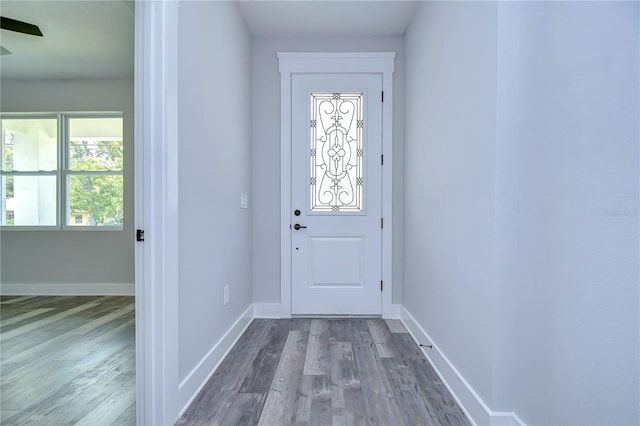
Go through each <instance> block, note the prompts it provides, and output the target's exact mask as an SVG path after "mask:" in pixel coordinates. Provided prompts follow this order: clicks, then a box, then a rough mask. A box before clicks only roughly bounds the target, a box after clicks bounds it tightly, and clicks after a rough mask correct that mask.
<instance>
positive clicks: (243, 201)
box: [240, 194, 249, 209]
mask: <svg viewBox="0 0 640 426" xmlns="http://www.w3.org/2000/svg"><path fill="white" fill-rule="evenodd" d="M240 208H241V209H248V208H249V196H248V195H247V194H240Z"/></svg>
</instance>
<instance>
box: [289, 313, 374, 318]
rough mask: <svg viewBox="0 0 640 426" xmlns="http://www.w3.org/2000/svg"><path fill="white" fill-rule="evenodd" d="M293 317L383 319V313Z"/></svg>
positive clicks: (300, 316)
mask: <svg viewBox="0 0 640 426" xmlns="http://www.w3.org/2000/svg"><path fill="white" fill-rule="evenodd" d="M291 318H305V319H381V318H382V315H337V314H313V315H307V314H304V315H302V314H291Z"/></svg>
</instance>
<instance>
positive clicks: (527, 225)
mask: <svg viewBox="0 0 640 426" xmlns="http://www.w3.org/2000/svg"><path fill="white" fill-rule="evenodd" d="M639 9H640V6H639V5H638V3H636V2H615V1H614V2H528V3H527V2H525V3H476V2H455V3H444V2H425V3H421V4H419V6H418V9H417V10H416V13H415V15H414V18H413V21H412V22H411V24H410V27H409V30H408V31H407V36H406V55H407V83H406V84H407V88H409V89H410V90H407V104H406V141H405V152H406V157H405V158H406V160H405V209H404V212H405V234H404V235H405V254H406V255H405V274H404V278H405V285H404V297H403V304H404V306H405V308H406V309H407V310H408V311H409V312H410V313H411V314H412V315H413V316H414V317H415V319H416V320H417V322H418V323H419V325H421V326H422V328H423V329H424V330H425V331H426V332H427V333H428V334H429V335H430V336H431V337H432V338H433V340H434V343H435V344H436V345H437V346H438V349H439V350H440V351H441V352H442V354H443V355H444V356H446V357H447V358H448V359H449V360H450V361H451V364H452V365H453V367H455V368H456V369H457V370H458V371H459V372H460V373H461V374H462V376H463V377H464V379H466V381H467V382H468V384H469V386H471V388H473V389H474V390H475V391H476V392H477V395H478V396H479V397H480V398H481V399H482V401H483V402H484V403H485V404H486V408H485V410H487V414H488V415H489V418H490V419H492V418H493V416H495V415H500V416H504V415H506V416H509V417H511V421H517V420H521V421H523V422H524V423H526V424H540V425H555V424H566V425H582V424H593V425H608V424H625V425H636V424H638V423H640V413H639V410H640V405H639V404H638V401H639V400H640V395H639V392H640V387H639V378H640V365H639V364H640V353H639V349H640V341H639V339H640V335H639V332H640V330H639V328H640V325H639V321H638V318H639V317H640V312H639V296H640V294H639V291H640V290H639V288H638V282H639V279H640V276H639V268H638V263H639V258H640V253H639V244H638V243H639V230H640V229H639V224H638V217H639V214H638V208H639V189H640V183H639V178H640V159H639V154H640V152H639V145H640V143H639V141H640V126H639V124H640V123H639V121H640V118H639V117H640V70H639V64H640V37H639V36H640V30H639V27H640V10H639ZM512 413H515V415H513V414H512ZM516 416H517V417H516ZM506 420H507V419H505V418H501V419H496V421H506Z"/></svg>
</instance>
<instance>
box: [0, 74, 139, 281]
mask: <svg viewBox="0 0 640 426" xmlns="http://www.w3.org/2000/svg"><path fill="white" fill-rule="evenodd" d="M1 89H2V100H1V102H2V104H1V110H2V111H3V112H50V111H54V112H59V111H69V112H74V111H75V112H80V111H123V113H124V138H125V139H124V144H125V151H124V155H125V168H124V181H125V186H124V203H125V204H124V205H125V216H124V229H123V230H122V231H84V230H83V231H6V232H2V235H1V236H0V240H1V250H2V264H1V266H2V274H1V276H0V281H1V282H2V283H3V285H4V286H5V288H9V287H10V288H11V291H12V293H15V291H16V289H19V288H20V287H21V286H23V287H24V288H25V289H28V291H45V292H49V290H47V289H48V288H49V289H53V290H51V291H52V292H53V293H56V292H59V291H60V290H64V291H67V290H70V289H72V290H73V291H75V292H78V293H80V294H82V293H87V292H88V293H93V292H95V291H98V292H107V293H109V292H110V291H111V290H109V288H117V290H115V291H116V292H121V291H122V290H123V289H125V290H126V291H128V292H129V293H130V294H133V282H134V230H133V81H131V80H37V81H18V80H2V86H1ZM14 284H17V285H14ZM96 284H100V285H99V286H96ZM102 284H107V286H102ZM108 284H116V285H115V286H109V285H108ZM94 288H99V290H92V289H94Z"/></svg>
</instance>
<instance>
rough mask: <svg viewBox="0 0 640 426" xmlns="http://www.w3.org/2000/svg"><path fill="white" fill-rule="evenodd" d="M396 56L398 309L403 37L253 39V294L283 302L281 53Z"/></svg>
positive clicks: (396, 289) (395, 298)
mask: <svg viewBox="0 0 640 426" xmlns="http://www.w3.org/2000/svg"><path fill="white" fill-rule="evenodd" d="M279 51H282V52H358V51H363V52H369V51H379V52H396V54H397V56H396V62H395V73H394V82H393V83H394V91H395V99H394V104H393V108H394V111H393V113H394V128H393V144H394V145H393V155H394V164H393V170H394V171H395V172H396V173H395V176H394V183H393V188H394V193H393V197H394V242H393V245H394V247H393V249H394V259H393V279H394V283H396V284H395V286H394V294H393V301H394V303H399V302H400V300H401V283H402V200H403V192H402V162H403V156H404V155H403V140H404V102H403V97H404V43H403V38H402V37H366V38H365V37H349V38H345V37H313V38H304V37H303V38H253V40H252V61H253V63H252V67H253V74H252V132H253V133H252V140H253V147H252V150H253V151H252V152H253V163H252V164H253V178H252V186H253V197H252V201H253V206H254V209H253V212H252V220H253V267H252V270H253V294H254V301H255V302H258V303H279V302H280V196H281V194H280V73H279V71H278V59H277V57H276V54H277V52H279Z"/></svg>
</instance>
